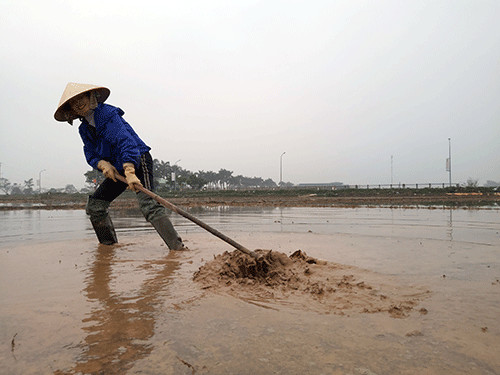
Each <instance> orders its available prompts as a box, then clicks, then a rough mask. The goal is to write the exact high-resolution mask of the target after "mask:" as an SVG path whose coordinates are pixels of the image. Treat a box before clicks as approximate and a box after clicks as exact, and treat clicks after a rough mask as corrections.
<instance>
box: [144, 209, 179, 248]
mask: <svg viewBox="0 0 500 375" xmlns="http://www.w3.org/2000/svg"><path fill="white" fill-rule="evenodd" d="M151 224H152V225H153V227H154V228H155V229H156V231H157V232H158V234H159V235H160V237H161V238H162V239H163V241H165V243H166V244H167V246H168V248H169V249H170V250H183V249H184V248H185V247H184V244H183V243H182V239H181V238H180V237H179V235H178V234H177V232H176V231H175V229H174V226H173V225H172V223H171V222H170V219H169V218H168V217H167V216H160V217H157V218H154V219H153V220H151Z"/></svg>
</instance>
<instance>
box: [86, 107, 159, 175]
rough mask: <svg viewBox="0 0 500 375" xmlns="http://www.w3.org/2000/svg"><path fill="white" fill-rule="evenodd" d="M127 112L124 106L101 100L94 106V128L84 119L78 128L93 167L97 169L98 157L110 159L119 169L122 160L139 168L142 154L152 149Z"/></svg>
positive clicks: (88, 161) (121, 166) (120, 168)
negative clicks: (126, 119)
mask: <svg viewBox="0 0 500 375" xmlns="http://www.w3.org/2000/svg"><path fill="white" fill-rule="evenodd" d="M124 113H125V112H124V111H123V110H122V109H121V108H118V107H114V106H112V105H109V104H104V103H99V104H98V106H97V107H96V108H95V109H94V122H95V128H94V127H93V126H92V125H90V124H89V122H88V121H87V120H86V119H85V118H84V119H83V120H82V124H81V125H80V126H79V128H78V131H79V133H80V137H81V138H82V141H83V152H84V154H85V158H86V159H87V163H89V165H90V166H91V167H92V168H94V169H97V163H99V160H106V161H109V162H110V163H111V164H113V165H114V166H115V168H116V169H117V170H118V171H123V163H133V164H134V165H135V167H136V168H138V166H139V161H140V156H141V155H142V154H144V153H145V152H148V151H149V150H151V147H149V146H148V145H146V144H145V143H144V142H143V141H142V140H141V139H140V138H139V136H138V135H137V134H136V132H135V131H134V129H132V127H131V126H130V124H129V123H128V122H126V121H125V120H124V119H123V117H122V116H123V115H124Z"/></svg>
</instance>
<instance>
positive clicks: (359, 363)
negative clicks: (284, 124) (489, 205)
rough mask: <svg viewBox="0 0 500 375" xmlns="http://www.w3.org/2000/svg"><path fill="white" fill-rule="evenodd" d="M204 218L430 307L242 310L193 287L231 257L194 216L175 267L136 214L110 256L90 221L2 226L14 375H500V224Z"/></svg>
mask: <svg viewBox="0 0 500 375" xmlns="http://www.w3.org/2000/svg"><path fill="white" fill-rule="evenodd" d="M192 213H193V214H195V215H196V216H198V217H200V218H201V219H202V220H204V221H207V222H209V223H210V224H212V225H213V226H215V227H216V228H218V229H220V230H221V231H223V232H224V233H225V234H227V235H229V236H230V237H232V238H234V239H235V240H237V241H238V242H240V243H242V244H244V245H245V246H247V247H249V248H267V249H273V250H276V251H281V252H285V253H287V254H289V253H291V252H293V251H295V250H298V249H302V250H303V251H306V252H307V253H308V254H309V255H311V256H314V257H316V258H321V259H325V260H328V261H330V262H335V263H341V264H344V265H346V266H349V267H346V270H347V271H346V274H347V275H354V276H355V277H356V278H357V279H359V280H370V283H371V284H372V285H377V286H379V287H380V288H385V289H384V290H390V289H391V288H392V289H395V290H396V289H397V290H405V291H406V293H407V295H408V296H409V297H411V294H412V293H413V294H419V293H422V291H428V292H429V293H428V294H426V296H425V298H421V299H420V302H419V305H417V306H415V308H414V309H413V310H412V311H411V312H410V314H409V315H408V316H407V317H406V318H394V317H393V316H391V315H390V314H388V313H387V312H380V313H363V312H361V311H362V306H360V309H359V310H356V309H354V310H350V311H349V312H348V313H346V314H344V315H339V314H335V313H327V312H325V311H323V310H322V309H313V308H311V307H312V305H309V306H308V304H307V303H301V301H300V299H299V300H298V299H297V297H296V296H290V297H289V298H286V296H285V297H283V296H280V298H263V297H261V296H260V297H259V296H247V295H242V296H240V298H238V297H237V296H234V294H228V293H215V292H212V291H210V289H202V287H201V286H200V285H199V284H197V283H195V282H194V281H193V280H192V276H193V273H194V272H195V271H196V270H198V268H199V267H200V265H202V264H205V263H206V261H208V260H211V259H213V256H214V255H215V254H220V253H222V252H224V251H226V250H229V251H231V250H232V249H231V248H230V247H229V246H228V245H226V244H225V243H223V242H221V241H220V240H218V239H217V238H215V237H213V236H211V235H210V234H208V233H205V232H202V231H200V230H198V229H197V228H195V227H194V226H192V225H191V224H189V223H186V222H185V220H184V219H182V218H176V217H172V219H173V221H174V223H175V224H176V226H177V228H179V231H180V232H181V235H182V236H183V237H184V238H185V239H186V241H187V245H188V246H189V247H190V249H191V250H190V251H189V252H177V253H169V252H168V251H166V249H165V247H164V246H162V245H161V241H160V240H159V238H158V237H157V235H155V234H154V233H153V232H151V231H150V230H149V228H148V227H147V226H146V225H145V224H144V223H143V219H141V218H140V217H139V215H137V214H136V213H127V214H126V215H125V214H123V215H121V216H120V214H119V213H113V214H114V219H115V224H116V226H117V227H118V235H119V238H120V244H119V245H116V246H98V245H97V244H96V241H95V238H94V235H93V233H92V231H91V228H90V226H89V225H88V223H87V221H86V218H85V214H84V213H83V211H52V212H51V211H45V212H43V211H31V213H30V212H27V211H17V212H14V211H12V212H1V213H0V229H1V231H0V301H1V304H0V343H1V344H2V345H0V363H1V364H2V366H1V369H0V373H5V374H79V373H82V374H101V373H102V374H124V373H127V374H273V373H274V374H395V373H398V374H416V373H419V374H420V373H421V374H498V373H500V359H499V358H498V347H499V345H500V324H499V323H498V312H499V311H500V281H499V280H500V235H499V230H500V216H499V214H500V212H499V211H498V210H474V211H469V210H453V211H450V210H441V209H436V210H429V209H408V210H402V209H387V208H369V209H368V208H361V209H328V208H315V209H311V208H303V209H302V208H301V209H298V208H297V209H295V208H289V209H266V210H263V209H260V208H259V209H254V208H246V209H238V208H235V209H227V208H218V209H210V210H195V211H192ZM302 302H303V301H302ZM315 303H319V304H321V300H317V301H315Z"/></svg>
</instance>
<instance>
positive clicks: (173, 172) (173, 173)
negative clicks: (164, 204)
mask: <svg viewBox="0 0 500 375" xmlns="http://www.w3.org/2000/svg"><path fill="white" fill-rule="evenodd" d="M180 161H181V159H179V160H177V161H176V162H175V163H174V165H172V183H173V185H174V190H175V169H174V167H175V166H176V165H177V163H178V162H180Z"/></svg>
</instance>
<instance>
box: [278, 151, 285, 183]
mask: <svg viewBox="0 0 500 375" xmlns="http://www.w3.org/2000/svg"><path fill="white" fill-rule="evenodd" d="M285 154H286V152H283V153H282V154H281V156H280V183H279V185H280V186H281V185H282V184H283V155H285Z"/></svg>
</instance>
